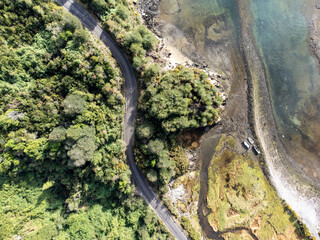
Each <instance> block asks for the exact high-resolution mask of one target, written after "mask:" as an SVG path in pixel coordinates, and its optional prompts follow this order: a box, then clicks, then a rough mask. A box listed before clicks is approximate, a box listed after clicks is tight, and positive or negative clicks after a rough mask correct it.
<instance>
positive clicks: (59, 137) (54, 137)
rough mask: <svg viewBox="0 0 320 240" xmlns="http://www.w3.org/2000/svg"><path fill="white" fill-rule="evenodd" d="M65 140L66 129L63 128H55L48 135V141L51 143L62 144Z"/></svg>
mask: <svg viewBox="0 0 320 240" xmlns="http://www.w3.org/2000/svg"><path fill="white" fill-rule="evenodd" d="M65 139H66V129H65V128H64V127H56V128H54V129H53V130H52V132H51V133H50V135H49V140H50V141H52V142H62V141H64V140H65Z"/></svg>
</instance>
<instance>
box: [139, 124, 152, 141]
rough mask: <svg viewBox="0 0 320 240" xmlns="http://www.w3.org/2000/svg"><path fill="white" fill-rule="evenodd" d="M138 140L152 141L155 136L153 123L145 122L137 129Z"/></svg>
mask: <svg viewBox="0 0 320 240" xmlns="http://www.w3.org/2000/svg"><path fill="white" fill-rule="evenodd" d="M136 131H137V135H138V138H145V139H148V140H149V139H150V138H151V137H153V135H154V126H153V124H152V123H150V122H148V121H145V122H143V123H142V124H140V125H139V126H138V127H137V130H136Z"/></svg>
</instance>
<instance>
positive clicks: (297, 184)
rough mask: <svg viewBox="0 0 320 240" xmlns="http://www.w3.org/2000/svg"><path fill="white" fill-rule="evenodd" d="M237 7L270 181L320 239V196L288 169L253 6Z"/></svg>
mask: <svg viewBox="0 0 320 240" xmlns="http://www.w3.org/2000/svg"><path fill="white" fill-rule="evenodd" d="M238 6H239V12H240V18H241V20H242V25H241V29H242V45H243V51H244V55H245V57H246V61H247V65H248V70H249V72H250V75H251V76H250V81H251V84H252V88H253V89H252V93H251V94H252V97H251V98H252V100H253V109H252V111H253V121H254V130H255V133H256V135H257V137H258V139H259V142H260V144H261V146H262V147H263V150H264V156H265V162H266V164H267V168H268V169H267V170H268V175H269V178H270V180H271V183H272V185H273V186H274V188H275V189H276V191H277V193H278V195H279V197H280V198H282V199H284V200H285V201H286V202H287V203H288V204H289V206H290V207H291V208H292V209H293V210H294V211H295V212H297V214H298V216H299V217H300V218H301V219H302V221H303V222H304V223H305V224H306V225H307V227H308V228H309V230H310V232H311V233H312V234H313V235H314V237H316V238H317V239H319V236H318V231H319V230H320V225H319V224H320V214H319V213H320V193H319V192H318V191H317V189H315V188H313V187H312V186H311V185H310V184H308V183H304V180H302V179H301V178H300V176H299V175H298V173H297V172H296V169H292V168H291V169H290V168H288V166H287V164H288V162H291V161H292V160H289V156H287V155H286V152H285V149H284V146H283V145H282V143H281V141H280V139H279V137H278V132H277V128H276V123H275V120H274V117H273V112H272V104H271V101H270V96H269V93H268V85H267V80H266V72H264V70H263V69H264V66H263V63H262V62H261V59H260V56H259V51H258V50H257V49H256V45H255V43H254V40H253V32H252V31H251V29H253V28H252V26H251V24H250V22H248V21H247V20H248V19H249V18H248V17H247V15H248V13H247V10H248V9H250V3H249V2H248V1H247V0H240V2H239V4H238ZM241 6H242V8H241ZM244 6H246V7H244ZM244 11H246V12H244ZM254 60H257V61H254ZM290 167H292V166H290Z"/></svg>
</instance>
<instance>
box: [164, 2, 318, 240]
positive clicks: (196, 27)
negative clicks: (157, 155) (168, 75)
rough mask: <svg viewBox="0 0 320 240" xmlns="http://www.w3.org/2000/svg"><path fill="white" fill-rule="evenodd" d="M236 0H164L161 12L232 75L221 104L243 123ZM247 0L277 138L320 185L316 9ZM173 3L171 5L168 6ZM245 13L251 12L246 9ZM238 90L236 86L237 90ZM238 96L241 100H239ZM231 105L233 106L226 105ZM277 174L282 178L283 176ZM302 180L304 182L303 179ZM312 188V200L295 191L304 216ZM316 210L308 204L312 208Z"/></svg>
mask: <svg viewBox="0 0 320 240" xmlns="http://www.w3.org/2000/svg"><path fill="white" fill-rule="evenodd" d="M236 1H237V0H162V1H161V5H162V7H163V8H166V9H167V14H164V15H163V16H162V19H164V20H166V21H167V22H170V23H172V24H174V25H175V26H177V27H178V28H179V29H181V30H182V31H183V32H184V33H185V34H186V35H187V37H188V38H190V39H191V41H192V42H193V44H194V45H195V46H196V50H197V51H198V52H199V53H201V54H202V55H203V56H205V57H206V60H207V62H208V63H210V64H209V65H210V66H211V67H213V68H219V69H221V70H223V71H224V72H226V73H227V75H228V76H230V77H231V78H232V79H233V82H232V84H231V85H232V86H233V87H232V86H231V90H230V95H229V101H228V106H229V107H227V108H226V109H225V111H226V110H228V113H227V114H228V115H229V117H232V121H229V122H228V124H229V123H231V122H235V123H238V122H237V119H242V122H241V124H238V125H240V127H241V126H245V127H246V126H247V125H248V124H247V122H246V121H247V120H246V116H244V115H241V111H242V112H243V109H245V106H244V105H243V101H241V100H240V98H241V94H240V93H239V92H245V91H246V89H243V88H242V86H243V85H244V82H242V81H239V79H241V78H243V75H242V74H241V69H242V68H243V64H241V61H242V60H241V57H239V56H238V55H239V54H240V52H239V40H240V38H239V35H240V31H239V24H240V22H239V16H238V12H237V11H238V8H237V2H236ZM249 1H250V3H251V9H248V11H251V12H252V16H253V17H252V19H250V21H251V22H252V23H253V26H254V29H253V32H254V36H253V37H254V38H255V40H256V44H257V48H258V50H259V53H260V55H261V60H262V64H263V65H264V67H265V72H266V79H267V81H268V87H269V89H268V90H269V94H270V98H271V102H272V106H273V116H274V118H275V120H276V124H277V129H278V131H279V136H280V139H281V141H282V142H283V144H284V147H285V149H286V151H287V153H288V154H289V155H290V156H291V157H292V158H293V159H294V166H295V167H296V169H300V170H301V173H300V175H301V176H300V177H302V178H305V179H304V180H307V181H308V184H310V183H312V184H315V185H316V186H317V187H318V189H319V188H320V121H319V120H320V74H319V63H318V61H317V59H316V58H315V56H314V55H313V53H312V52H311V50H310V48H309V36H308V34H309V33H310V24H311V19H312V16H313V13H314V11H315V9H314V1H312V0H281V1H279V0H268V1H266V0H249ZM173 5H174V6H175V7H172V6H173ZM249 16H251V14H248V17H249ZM319 30H320V28H319ZM318 41H320V39H318ZM176 45H177V46H178V45H180V42H177V43H176ZM178 47H179V46H178ZM249 47H250V46H249ZM185 49H186V51H185V52H184V53H185V54H187V55H188V52H190V51H191V48H185ZM217 59H218V60H217ZM257 61H258V59H257ZM242 71H243V70H242ZM235 82H236V84H235ZM232 88H233V90H232ZM237 89H239V90H238V92H237V91H236V90H237ZM232 99H233V103H232ZM237 100H239V102H238V103H237ZM234 103H236V104H234ZM232 105H234V107H230V106H232ZM230 109H231V111H230ZM239 109H240V110H239ZM237 110H238V112H237ZM237 114H238V115H239V116H238V118H237V116H236V115H237ZM240 121H241V120H240ZM235 125H236V124H235ZM223 127H224V131H227V130H225V128H228V127H229V126H226V124H225V125H224V126H223ZM228 130H230V132H236V131H237V132H240V135H241V132H242V130H243V129H239V128H236V127H235V128H234V129H232V127H230V129H228ZM244 131H247V129H245V130H244ZM289 165H290V166H291V162H290V164H289V162H284V171H286V169H288V166H289ZM279 179H280V180H281V177H279ZM299 179H300V178H299ZM301 184H304V181H303V183H302V182H301ZM300 186H302V185H300ZM293 187H294V186H293ZM309 189H311V188H309ZM299 191H300V192H298V193H297V194H301V195H303V194H305V193H303V187H302V188H299ZM310 191H311V192H312V193H313V192H314V193H315V194H314V195H312V194H311V195H312V197H310V198H309V200H310V201H305V198H302V196H300V195H299V196H295V198H296V199H298V200H299V201H297V202H298V203H299V208H297V209H300V210H301V209H302V211H304V212H305V213H306V214H307V215H308V214H309V212H308V211H307V210H308V209H306V208H308V206H309V207H310V206H314V205H315V204H316V203H315V202H313V200H319V198H318V197H317V196H318V195H317V193H316V192H315V191H313V189H312V190H310ZM311 195H310V196H311ZM305 196H307V195H305ZM305 196H304V197H305ZM314 196H316V197H314ZM289 200H290V199H289ZM300 200H301V201H300ZM287 201H288V200H287ZM293 201H294V200H293ZM289 202H290V201H289ZM291 202H292V201H291ZM291 202H290V203H291ZM307 203H308V204H309V205H308V206H307ZM310 204H311V205H310ZM317 204H318V203H317ZM301 206H303V207H302V208H301ZM292 207H294V206H292ZM318 207H319V204H318V205H317V206H316V207H315V208H314V209H319V208H318ZM303 208H305V209H303ZM294 209H295V208H294ZM314 209H312V207H311V208H309V210H311V212H312V211H314ZM318 212H319V211H318V210H316V211H314V212H313V213H315V215H316V213H318ZM306 214H302V213H301V211H300V212H299V215H300V216H304V217H305V216H306ZM315 215H314V216H315ZM305 218H306V219H307V218H308V217H305ZM315 219H316V218H315ZM318 219H319V218H318ZM307 220H308V223H309V225H308V226H309V227H311V228H312V230H313V233H314V234H315V235H316V234H317V231H318V230H319V226H316V225H317V224H318V223H319V221H318V220H317V221H316V220H314V219H313V217H312V216H310V217H309V218H308V219H307ZM310 221H311V222H310ZM311 228H310V229H311ZM317 229H318V230H317Z"/></svg>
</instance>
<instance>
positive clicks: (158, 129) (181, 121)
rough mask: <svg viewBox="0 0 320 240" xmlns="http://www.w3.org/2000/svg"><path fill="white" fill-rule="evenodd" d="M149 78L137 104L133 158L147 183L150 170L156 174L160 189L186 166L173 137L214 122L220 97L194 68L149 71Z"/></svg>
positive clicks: (152, 179) (181, 172) (153, 179)
mask: <svg viewBox="0 0 320 240" xmlns="http://www.w3.org/2000/svg"><path fill="white" fill-rule="evenodd" d="M150 68H156V66H154V67H151V66H150ZM148 72H149V70H146V71H145V73H148ZM149 76H150V78H149V81H148V82H145V85H146V90H145V91H143V94H142V96H141V97H140V100H139V105H138V106H139V111H140V116H143V118H142V119H143V120H142V119H141V120H140V121H138V124H137V125H138V127H137V131H136V133H137V138H138V139H140V140H141V141H137V143H136V146H137V149H136V158H137V160H138V162H139V166H140V167H141V168H144V169H145V171H146V175H147V178H148V179H149V180H150V181H151V182H153V183H155V182H156V180H155V179H156V178H155V177H154V176H156V174H154V173H152V174H149V172H150V171H151V169H153V171H156V172H157V173H158V175H157V180H158V182H157V185H158V187H159V189H164V188H163V187H161V186H165V185H166V184H167V183H168V182H169V180H170V178H171V177H173V176H180V175H182V174H184V173H185V172H186V171H187V169H188V166H189V162H188V160H187V159H186V157H185V154H184V153H183V152H182V153H181V151H182V149H179V147H178V146H177V145H176V141H175V139H176V136H177V135H178V134H179V133H181V132H182V131H186V130H189V129H192V128H199V127H205V126H208V125H210V124H212V123H213V122H214V121H215V120H217V119H218V115H219V114H218V113H219V110H218V106H219V105H220V104H221V102H222V98H221V97H220V96H219V95H218V90H217V88H216V87H214V86H212V85H211V84H210V82H209V81H208V77H207V75H206V74H205V73H204V72H202V71H200V70H198V69H190V68H185V67H181V66H179V67H177V68H176V69H174V70H173V71H169V72H167V73H165V74H164V75H163V76H162V77H159V75H158V74H157V73H156V71H154V70H152V69H150V72H149ZM151 133H152V134H151Z"/></svg>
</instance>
